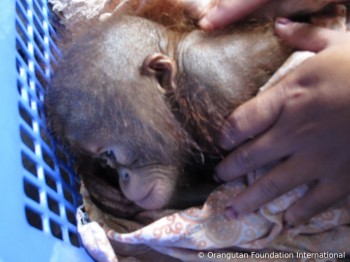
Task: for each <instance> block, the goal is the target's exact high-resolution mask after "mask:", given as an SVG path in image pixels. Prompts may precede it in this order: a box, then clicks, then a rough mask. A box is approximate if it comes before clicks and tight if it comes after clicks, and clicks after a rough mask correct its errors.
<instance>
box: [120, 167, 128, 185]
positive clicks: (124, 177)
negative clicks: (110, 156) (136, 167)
mask: <svg viewBox="0 0 350 262" xmlns="http://www.w3.org/2000/svg"><path fill="white" fill-rule="evenodd" d="M118 174H119V179H120V180H121V181H122V182H123V183H127V182H129V181H130V174H129V170H128V169H126V168H119V169H118Z"/></svg>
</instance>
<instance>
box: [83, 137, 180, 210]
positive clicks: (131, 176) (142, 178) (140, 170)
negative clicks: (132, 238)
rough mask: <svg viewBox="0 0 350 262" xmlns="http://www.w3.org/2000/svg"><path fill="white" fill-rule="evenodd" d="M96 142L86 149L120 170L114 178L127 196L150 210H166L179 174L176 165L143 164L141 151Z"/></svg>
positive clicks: (102, 161)
mask: <svg viewBox="0 0 350 262" xmlns="http://www.w3.org/2000/svg"><path fill="white" fill-rule="evenodd" d="M96 144H97V143H96ZM96 144H90V145H89V146H86V145H85V146H86V148H85V150H86V151H89V152H91V155H94V156H97V158H99V160H100V161H101V163H103V165H106V166H109V167H111V168H113V169H115V170H117V173H118V176H117V177H114V178H110V179H115V180H116V182H117V183H119V186H120V189H121V191H122V192H123V194H124V195H125V197H126V198H128V199H129V200H131V201H132V202H134V203H135V204H136V205H138V206H139V207H141V208H144V209H147V210H155V209H162V208H164V207H166V206H167V205H168V203H169V202H170V201H171V197H172V196H173V193H174V189H175V184H176V180H177V177H178V176H179V174H178V172H179V171H178V169H177V168H176V167H175V166H172V165H170V164H169V165H166V164H165V165H163V164H161V163H156V162H153V163H152V162H149V163H142V160H140V159H139V156H140V155H139V153H137V152H133V151H132V150H130V148H129V147H121V146H117V145H115V146H114V145H109V146H108V147H102V148H99V146H97V145H96ZM106 190H108V189H107V188H106Z"/></svg>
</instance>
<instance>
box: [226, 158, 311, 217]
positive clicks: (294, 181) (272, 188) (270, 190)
mask: <svg viewBox="0 0 350 262" xmlns="http://www.w3.org/2000/svg"><path fill="white" fill-rule="evenodd" d="M304 161H305V159H302V158H300V157H296V156H291V157H290V158H289V159H287V160H285V161H284V162H282V163H279V164H278V165H276V166H275V167H274V168H273V169H272V170H271V171H270V172H268V173H267V174H264V175H263V176H261V177H260V178H259V179H258V180H257V181H255V182H254V183H253V184H252V185H250V186H249V187H248V188H247V189H245V190H244V191H243V192H241V193H240V194H238V195H237V196H236V197H234V198H233V199H232V200H231V201H230V203H229V204H228V207H227V209H226V215H227V217H229V218H237V217H238V216H241V215H245V214H248V213H250V212H254V211H255V210H257V209H258V208H259V207H261V206H262V205H264V204H267V203H269V202H270V201H272V200H274V199H276V198H277V197H279V196H281V195H283V194H285V193H287V192H289V191H290V190H292V189H294V188H295V187H297V186H299V185H301V184H304V183H306V182H307V181H308V180H309V179H310V176H309V169H306V168H304V166H305V163H304V164H303V162H304Z"/></svg>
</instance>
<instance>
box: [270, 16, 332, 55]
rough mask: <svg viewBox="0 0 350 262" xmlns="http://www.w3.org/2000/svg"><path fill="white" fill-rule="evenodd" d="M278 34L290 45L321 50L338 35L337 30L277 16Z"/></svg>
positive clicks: (303, 48) (308, 49)
mask: <svg viewBox="0 0 350 262" xmlns="http://www.w3.org/2000/svg"><path fill="white" fill-rule="evenodd" d="M275 32H276V34H277V35H278V36H279V37H280V38H281V39H282V40H284V41H285V42H286V43H287V44H288V45H290V46H292V47H295V48H297V49H301V50H304V51H312V52H320V51H322V50H323V49H325V48H326V47H327V46H329V45H330V44H331V43H332V42H333V40H332V39H335V38H336V36H337V35H338V34H339V33H338V32H336V31H333V30H330V29H326V28H322V27H317V26H313V25H310V24H306V23H297V22H292V21H291V20H289V19H287V18H277V19H276V22H275Z"/></svg>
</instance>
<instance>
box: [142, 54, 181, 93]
mask: <svg viewBox="0 0 350 262" xmlns="http://www.w3.org/2000/svg"><path fill="white" fill-rule="evenodd" d="M142 72H143V74H146V75H153V76H155V77H156V78H157V80H158V83H159V88H160V91H161V92H162V93H163V94H170V93H172V92H173V91H174V90H175V88H176V85H175V76H176V73H177V66H176V63H175V61H174V60H173V59H171V58H170V57H168V56H166V55H164V54H161V53H155V54H151V55H148V56H147V57H146V58H145V60H144V61H143V64H142Z"/></svg>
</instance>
